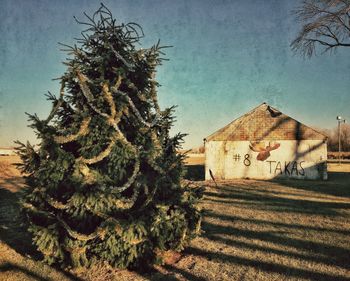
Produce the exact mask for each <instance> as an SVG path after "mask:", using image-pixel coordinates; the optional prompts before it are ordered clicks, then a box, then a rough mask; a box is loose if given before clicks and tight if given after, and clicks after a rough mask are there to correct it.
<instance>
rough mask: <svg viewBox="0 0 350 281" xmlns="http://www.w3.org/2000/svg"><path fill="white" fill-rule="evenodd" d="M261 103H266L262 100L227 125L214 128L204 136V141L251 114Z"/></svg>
mask: <svg viewBox="0 0 350 281" xmlns="http://www.w3.org/2000/svg"><path fill="white" fill-rule="evenodd" d="M262 105H268V104H267V103H266V102H263V103H261V104H259V105H258V106H256V107H254V108H253V109H251V110H250V111H248V112H247V113H244V114H243V115H241V116H239V117H237V118H235V119H233V121H231V122H230V123H228V124H227V125H225V126H224V127H222V128H221V129H219V130H216V131H215V132H214V133H212V134H210V135H209V136H207V137H206V138H204V141H206V140H207V139H209V138H211V137H213V136H215V135H216V134H218V133H219V132H224V131H225V129H226V128H228V127H230V125H231V124H233V123H235V122H237V121H238V120H239V119H243V118H244V117H245V116H247V115H250V114H252V113H253V112H254V111H255V110H257V109H258V108H259V107H261V106H262Z"/></svg>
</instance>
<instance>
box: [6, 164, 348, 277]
mask: <svg viewBox="0 0 350 281" xmlns="http://www.w3.org/2000/svg"><path fill="white" fill-rule="evenodd" d="M3 159H4V158H1V157H0V163H2V164H3V163H4V161H3ZM5 162H7V164H6V165H7V166H8V164H9V163H11V162H12V160H9V159H6V161H5ZM2 164H0V165H2ZM6 165H2V166H1V167H2V168H1V170H0V187H1V188H0V239H1V242H0V252H1V255H0V280H9V281H13V280H94V281H95V280H101V281H102V280H194V281H200V280H255V281H256V280H332V281H333V280H350V239H349V237H350V184H349V183H350V173H349V172H350V165H349V166H348V165H342V166H341V167H339V166H337V164H331V165H330V166H329V168H330V170H332V171H333V172H331V173H330V177H329V178H330V179H329V181H326V182H324V181H292V180H290V181H288V180H285V181H272V182H268V181H254V180H236V181H230V182H221V183H219V186H218V187H215V186H213V185H212V184H207V183H204V182H199V184H206V185H207V189H206V192H205V198H204V201H203V204H202V205H203V207H204V209H205V216H204V220H203V231H204V232H203V234H202V235H201V237H199V238H197V239H195V240H194V241H193V243H192V244H191V245H190V247H189V248H187V249H186V250H185V252H184V253H183V254H182V258H181V259H180V260H178V261H177V259H176V260H173V261H170V264H167V265H164V266H158V267H156V268H155V269H154V272H152V273H148V274H139V273H135V272H130V271H120V270H115V269H112V268H108V267H106V266H97V267H95V268H93V269H89V270H76V271H75V272H64V271H61V270H58V269H55V268H52V267H49V266H47V265H44V264H43V263H41V262H40V261H38V260H37V258H36V257H35V253H34V252H33V249H32V248H31V246H30V238H29V237H28V236H27V234H26V231H25V229H24V228H23V227H22V226H21V225H20V224H19V223H18V220H17V217H18V209H19V208H18V203H17V192H16V191H18V190H19V189H20V187H21V184H22V182H21V180H20V179H19V178H17V177H18V174H13V175H12V176H11V172H8V171H9V169H12V168H6ZM4 167H5V168H6V169H5V170H4ZM3 171H7V172H6V173H7V174H5V173H4V172H3ZM12 172H15V171H12ZM15 173H17V172H15ZM11 184H14V185H17V186H12V187H11ZM5 187H6V188H5ZM15 251H17V252H15ZM28 254H30V255H31V256H33V257H34V258H31V257H29V256H26V255H28ZM169 259H170V260H171V256H170V258H169ZM73 273H74V274H73Z"/></svg>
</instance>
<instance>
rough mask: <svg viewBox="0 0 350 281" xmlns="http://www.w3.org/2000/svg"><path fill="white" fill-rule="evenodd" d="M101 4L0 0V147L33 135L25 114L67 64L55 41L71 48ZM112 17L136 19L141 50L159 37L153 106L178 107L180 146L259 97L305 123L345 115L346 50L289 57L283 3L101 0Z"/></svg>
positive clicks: (40, 102) (349, 54)
mask: <svg viewBox="0 0 350 281" xmlns="http://www.w3.org/2000/svg"><path fill="white" fill-rule="evenodd" d="M99 3H100V1H88V0H85V1H78V0H76V1H57V0H56V1H55V0H42V1H39V0H38V1H34V0H22V1H20V0H19V1H12V0H0V4H1V9H0V104H1V108H0V146H10V145H12V141H13V140H15V139H20V140H22V141H25V140H27V139H29V140H34V133H33V132H32V130H31V129H30V128H28V127H27V125H28V122H27V117H26V115H25V114H24V112H25V111H26V112H30V113H35V112H36V113H38V115H39V116H40V117H41V118H45V117H46V116H47V115H48V112H49V111H50V109H51V105H50V103H49V102H48V101H46V99H45V97H44V94H45V93H46V92H47V91H48V90H49V91H51V92H52V93H56V94H58V91H59V85H58V82H57V81H52V80H51V79H52V78H56V77H59V76H60V75H61V74H62V73H63V72H64V70H65V66H64V65H63V64H62V63H61V62H62V61H64V60H65V58H66V54H65V53H64V52H60V51H59V46H58V44H57V42H62V43H67V44H72V43H74V39H73V38H74V37H79V34H80V31H81V30H82V28H83V27H82V26H79V25H77V24H76V23H75V21H74V19H73V16H77V17H78V18H83V15H82V13H83V12H84V11H85V12H87V13H88V14H91V13H93V12H94V11H95V10H96V9H98V7H99ZM104 4H105V5H107V6H108V7H109V8H110V10H112V12H113V14H114V17H115V18H116V19H117V20H118V21H119V22H125V23H126V22H131V21H132V22H137V23H139V24H140V25H141V26H142V27H143V30H144V33H145V38H144V39H143V41H142V46H140V47H143V48H146V47H150V46H151V45H152V44H154V43H156V42H157V40H158V39H160V40H161V43H163V44H164V45H172V46H173V48H170V49H167V50H166V53H167V58H168V59H170V61H168V62H164V65H163V66H161V67H160V68H159V69H158V74H157V79H158V81H159V82H160V83H161V84H162V87H160V88H159V91H158V95H159V101H160V104H161V106H162V107H163V108H164V107H166V106H171V105H178V107H177V110H176V116H177V122H176V123H175V126H174V128H173V131H172V132H173V133H176V132H179V131H181V132H183V133H188V134H189V136H188V137H186V144H185V148H190V147H196V146H199V145H201V144H202V140H203V138H204V137H206V136H208V135H209V134H211V133H212V132H214V131H216V130H217V129H219V128H221V127H223V126H224V125H226V124H227V123H229V122H230V121H232V120H233V119H235V118H237V117H239V116H240V115H242V114H244V113H246V112H247V111H249V110H250V109H252V108H253V107H255V106H257V105H259V104H260V103H262V102H264V101H265V102H268V103H269V104H271V105H272V106H275V107H277V108H278V109H280V110H281V111H283V112H284V113H286V114H288V115H290V116H292V117H294V118H296V119H297V120H299V121H301V122H303V123H305V124H306V125H311V126H316V127H321V128H332V127H334V126H336V124H337V123H336V120H335V117H336V115H339V114H340V115H343V116H344V117H345V118H346V119H348V120H349V121H350V113H349V105H350V93H349V88H350V87H349V86H350V79H349V78H350V76H349V73H350V72H349V70H350V48H347V49H346V48H344V49H339V50H338V51H337V52H336V53H334V54H323V55H319V56H317V57H313V58H311V59H305V60H304V59H303V58H301V57H300V56H296V55H293V53H292V52H291V50H290V47H289V45H290V42H291V41H292V40H293V38H294V37H295V36H296V34H297V32H298V30H299V29H300V28H301V26H300V25H299V24H298V23H296V22H295V21H294V18H293V16H292V14H291V11H292V10H293V9H295V8H296V7H297V6H298V1H288V0H278V1H277V0H276V1H274V0H266V1H259V0H250V1H249V0H248V1H247V0H241V1H238V0H237V1H233V0H231V1H229V0H216V1H214V0H212V1H205V0H201V1H200V0H192V1H190V0H179V1H171V0H147V1H145V0H144V1H141V0H133V1H130V0H116V1H104Z"/></svg>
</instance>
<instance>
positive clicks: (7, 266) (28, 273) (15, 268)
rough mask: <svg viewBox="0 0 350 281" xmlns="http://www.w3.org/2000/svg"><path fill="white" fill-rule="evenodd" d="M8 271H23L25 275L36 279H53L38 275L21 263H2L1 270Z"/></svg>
mask: <svg viewBox="0 0 350 281" xmlns="http://www.w3.org/2000/svg"><path fill="white" fill-rule="evenodd" d="M7 271H11V272H21V273H23V274H24V275H26V276H27V277H31V278H34V279H35V280H38V281H51V280H52V279H51V278H43V277H41V276H40V275H38V274H37V273H35V272H32V271H30V270H29V269H27V268H25V267H23V266H19V265H16V264H12V263H4V264H1V265H0V272H7ZM52 281H53V280H52Z"/></svg>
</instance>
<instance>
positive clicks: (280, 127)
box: [205, 103, 327, 141]
mask: <svg viewBox="0 0 350 281" xmlns="http://www.w3.org/2000/svg"><path fill="white" fill-rule="evenodd" d="M325 139H327V137H326V136H325V135H324V134H322V133H320V132H317V131H316V130H314V129H312V128H310V127H308V126H306V125H304V124H302V123H300V122H299V121H296V120H295V119H293V118H291V117H289V116H287V115H285V114H283V113H282V112H280V111H279V110H277V109H275V108H273V107H272V106H269V105H268V104H266V103H263V104H261V105H259V106H258V107H256V108H254V109H253V110H251V111H250V112H248V113H246V114H244V115H243V116H241V117H239V118H237V119H235V120H234V121H232V122H231V123H230V124H228V125H226V126H225V127H223V128H222V129H220V130H218V131H216V132H215V133H213V134H211V135H210V136H208V137H207V138H205V140H206V141H211V140H216V141H243V140H248V141H260V140H325Z"/></svg>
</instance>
